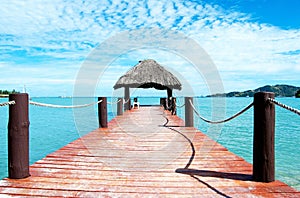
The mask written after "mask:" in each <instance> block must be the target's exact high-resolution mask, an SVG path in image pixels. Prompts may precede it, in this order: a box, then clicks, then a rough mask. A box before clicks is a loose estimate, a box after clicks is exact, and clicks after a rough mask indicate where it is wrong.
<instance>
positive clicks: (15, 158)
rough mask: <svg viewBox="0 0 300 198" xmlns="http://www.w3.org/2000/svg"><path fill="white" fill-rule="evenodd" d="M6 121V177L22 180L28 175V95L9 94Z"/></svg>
mask: <svg viewBox="0 0 300 198" xmlns="http://www.w3.org/2000/svg"><path fill="white" fill-rule="evenodd" d="M13 100H14V101H15V103H16V104H14V105H10V106H9V120H8V177H9V178H11V179H22V178H26V177H29V176H30V173H29V118H28V94H27V93H21V94H10V95H9V101H13Z"/></svg>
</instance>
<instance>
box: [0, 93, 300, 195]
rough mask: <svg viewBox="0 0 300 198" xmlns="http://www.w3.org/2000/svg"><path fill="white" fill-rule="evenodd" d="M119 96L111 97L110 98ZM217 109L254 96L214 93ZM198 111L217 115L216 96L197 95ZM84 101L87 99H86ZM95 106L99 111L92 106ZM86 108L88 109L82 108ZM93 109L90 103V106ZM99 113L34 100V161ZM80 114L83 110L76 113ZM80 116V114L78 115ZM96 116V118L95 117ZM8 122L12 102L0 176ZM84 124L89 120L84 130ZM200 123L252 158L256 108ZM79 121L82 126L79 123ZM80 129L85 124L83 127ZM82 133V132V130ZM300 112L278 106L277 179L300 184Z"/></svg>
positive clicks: (290, 101)
mask: <svg viewBox="0 0 300 198" xmlns="http://www.w3.org/2000/svg"><path fill="white" fill-rule="evenodd" d="M7 100H8V99H7V98H0V103H2V102H6V101H7ZM115 100H116V99H111V98H108V102H114V101H115ZM215 100H216V101H217V102H216V103H215V104H214V106H215V107H216V106H217V107H216V110H217V114H218V110H220V111H221V109H222V106H221V105H220V107H219V106H218V100H222V101H225V102H226V108H225V111H224V109H223V111H222V112H225V113H226V116H225V117H229V116H231V115H233V114H235V113H236V112H238V111H239V110H241V109H243V108H244V107H245V106H247V105H248V104H250V103H251V102H252V101H253V98H223V99H220V98H219V99H218V98H217V99H215ZM277 100H278V101H280V102H282V103H284V104H287V105H290V106H292V107H295V108H297V109H300V99H297V98H277ZM32 101H35V102H42V103H48V104H59V105H72V98H32ZM139 102H140V103H141V104H148V105H154V104H159V98H139ZM194 103H195V106H196V108H197V111H198V112H199V113H200V114H201V115H203V116H204V117H206V118H208V119H213V120H216V118H215V117H214V118H212V115H211V112H212V99H211V98H194ZM83 104H84V103H83ZM178 104H183V99H181V98H179V99H178ZM93 110H94V112H93ZM82 111H86V110H84V109H82ZM89 111H91V109H89ZM115 111H116V110H115V105H108V112H109V116H108V118H109V120H110V119H112V118H113V117H114V116H115ZM96 114H97V112H96V108H94V107H93V108H92V111H91V112H90V114H85V115H88V116H85V117H84V118H82V120H83V121H82V122H83V123H80V124H78V123H76V122H75V121H74V113H73V110H72V109H57V108H46V107H37V106H32V105H30V109H29V118H30V163H34V162H35V161H37V160H39V159H41V158H43V157H45V156H46V155H47V154H49V153H51V152H54V151H56V150H57V149H59V148H61V147H63V146H64V145H66V144H67V143H69V142H72V141H73V140H76V139H77V138H79V137H80V135H82V134H84V133H87V132H90V131H92V130H93V129H95V128H96V127H97V123H96V122H95V120H94V119H90V118H89V115H90V116H91V117H95V116H96ZM178 115H179V116H180V117H182V118H184V108H178ZM75 116H77V117H78V114H75ZM77 119H78V118H77ZM91 120H93V123H90V121H91ZM7 123H8V107H7V106H5V107H0V178H4V177H7V175H8V174H7ZM81 124H83V125H84V129H83V131H82V129H79V128H82V126H81ZM195 125H196V126H197V127H198V128H199V129H200V130H201V131H203V132H204V133H207V134H208V135H209V136H210V137H212V138H213V139H215V140H216V141H218V142H219V143H221V144H222V145H223V146H225V147H226V148H228V149H229V150H230V151H232V152H234V153H235V154H237V155H239V156H241V157H243V158H244V159H245V160H247V161H248V162H250V163H252V142H253V108H251V109H250V110H248V111H247V112H246V113H244V114H243V115H241V116H239V117H238V118H236V119H234V120H231V121H229V122H227V123H225V124H223V125H218V126H212V125H209V124H207V123H205V122H203V121H201V120H200V119H198V118H197V116H196V115H195ZM77 127H78V128H77ZM78 129H79V130H81V132H80V133H78ZM79 134H80V135H79ZM299 141H300V116H298V115H296V114H294V113H292V112H289V111H287V110H285V109H282V108H280V107H278V106H276V134H275V155H276V162H275V163H276V164H275V166H276V179H278V180H281V181H283V182H285V183H287V184H288V185H290V186H292V187H294V188H296V189H298V190H300V148H299V145H300V144H299Z"/></svg>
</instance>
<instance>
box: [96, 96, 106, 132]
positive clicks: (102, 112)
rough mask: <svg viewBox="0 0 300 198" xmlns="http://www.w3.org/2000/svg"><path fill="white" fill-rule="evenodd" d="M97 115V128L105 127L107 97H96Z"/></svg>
mask: <svg viewBox="0 0 300 198" xmlns="http://www.w3.org/2000/svg"><path fill="white" fill-rule="evenodd" d="M100 100H102V102H100V103H98V117H99V128H107V98H106V97H98V101H100Z"/></svg>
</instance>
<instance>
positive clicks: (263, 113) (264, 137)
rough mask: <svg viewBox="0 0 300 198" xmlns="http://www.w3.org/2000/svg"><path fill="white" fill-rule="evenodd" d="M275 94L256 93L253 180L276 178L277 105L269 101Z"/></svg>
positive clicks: (271, 179) (269, 180) (265, 180)
mask: <svg viewBox="0 0 300 198" xmlns="http://www.w3.org/2000/svg"><path fill="white" fill-rule="evenodd" d="M274 95H275V94H274V93H270V92H259V93H256V94H254V140H253V180H254V181H258V182H272V181H274V180H275V157H274V156H275V154H274V134H275V107H274V104H273V103H271V102H269V101H268V98H274Z"/></svg>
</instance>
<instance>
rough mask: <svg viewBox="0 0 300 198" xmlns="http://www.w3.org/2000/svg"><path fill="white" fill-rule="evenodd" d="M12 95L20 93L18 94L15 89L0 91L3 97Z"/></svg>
mask: <svg viewBox="0 0 300 198" xmlns="http://www.w3.org/2000/svg"><path fill="white" fill-rule="evenodd" d="M14 93H20V92H18V91H16V90H15V89H13V90H12V91H8V90H0V94H3V95H8V94H14Z"/></svg>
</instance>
